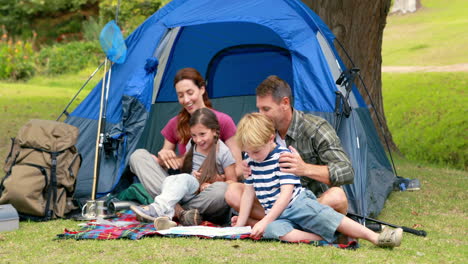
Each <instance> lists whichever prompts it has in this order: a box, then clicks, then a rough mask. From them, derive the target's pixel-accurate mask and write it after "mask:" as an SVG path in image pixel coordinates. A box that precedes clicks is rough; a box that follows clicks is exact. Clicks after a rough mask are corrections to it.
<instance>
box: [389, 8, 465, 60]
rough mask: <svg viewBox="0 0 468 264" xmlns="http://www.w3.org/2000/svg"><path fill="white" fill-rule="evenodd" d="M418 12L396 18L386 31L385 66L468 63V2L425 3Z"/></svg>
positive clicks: (395, 16) (393, 16)
mask: <svg viewBox="0 0 468 264" xmlns="http://www.w3.org/2000/svg"><path fill="white" fill-rule="evenodd" d="M422 5H423V8H422V9H421V10H418V11H417V12H416V13H413V14H407V15H392V16H389V17H388V18H387V25H386V27H385V30H384V38H383V47H382V57H383V65H385V66H402V65H404V66H427V65H431V66H440V65H451V64H458V63H467V62H468V52H466V46H467V45H468V34H467V30H468V15H467V14H468V2H467V1H466V0H450V1H444V0H422Z"/></svg>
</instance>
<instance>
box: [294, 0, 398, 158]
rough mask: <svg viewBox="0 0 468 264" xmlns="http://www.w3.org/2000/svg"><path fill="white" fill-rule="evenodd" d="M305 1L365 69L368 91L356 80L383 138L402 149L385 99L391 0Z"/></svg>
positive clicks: (364, 77) (364, 76)
mask: <svg viewBox="0 0 468 264" xmlns="http://www.w3.org/2000/svg"><path fill="white" fill-rule="evenodd" d="M302 2H304V3H305V4H306V5H308V6H309V7H310V8H311V9H312V10H314V11H315V13H317V14H318V15H319V16H320V17H321V18H322V19H323V20H324V22H325V23H326V24H327V25H328V26H329V27H330V29H331V30H332V31H333V33H334V34H335V36H336V39H337V40H338V41H340V42H341V44H342V45H343V47H344V48H345V49H346V52H347V53H348V54H349V55H350V57H351V59H352V60H353V62H354V64H355V66H356V67H358V68H360V69H361V72H360V74H361V76H362V79H363V81H364V83H365V85H366V87H367V89H368V92H367V91H366V89H365V88H364V87H363V85H362V83H361V82H359V81H356V82H355V83H356V84H357V86H358V89H359V91H360V92H361V95H362V96H363V97H364V100H365V101H366V103H367V105H368V106H369V109H370V112H371V116H372V119H373V121H374V124H375V127H376V129H377V132H378V134H379V137H380V140H381V142H382V143H383V144H384V145H385V144H386V143H385V139H386V140H387V142H388V144H389V146H390V148H391V150H392V151H396V152H399V151H398V148H397V146H396V145H395V143H394V142H393V139H392V135H391V133H390V131H389V129H388V126H387V121H386V118H385V114H384V108H383V101H382V75H381V72H382V71H381V67H382V38H383V30H384V27H385V24H386V20H387V14H388V12H389V9H390V4H391V3H390V2H391V0H373V1H369V0H353V1H346V0H302ZM335 46H336V48H337V50H338V52H339V54H340V56H341V58H342V59H343V61H344V63H345V65H346V67H348V68H350V67H352V66H353V65H352V64H351V62H350V61H349V60H348V59H347V57H346V54H345V53H344V51H343V49H342V48H341V47H339V45H335ZM371 102H372V103H373V106H374V107H375V108H373V107H372V104H371ZM376 112H377V114H378V118H377V116H376ZM379 121H380V122H379Z"/></svg>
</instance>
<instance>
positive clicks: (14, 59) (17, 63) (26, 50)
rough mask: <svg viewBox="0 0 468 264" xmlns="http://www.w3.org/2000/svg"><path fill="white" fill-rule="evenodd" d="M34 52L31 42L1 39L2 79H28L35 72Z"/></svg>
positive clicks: (0, 77)
mask: <svg viewBox="0 0 468 264" xmlns="http://www.w3.org/2000/svg"><path fill="white" fill-rule="evenodd" d="M33 55H34V52H33V49H32V45H31V43H29V42H23V41H13V40H12V39H9V38H8V35H7V34H6V33H4V34H3V35H2V37H1V39H0V79H2V80H6V79H10V80H27V79H29V78H31V77H32V76H33V75H34V73H35V68H34V58H33Z"/></svg>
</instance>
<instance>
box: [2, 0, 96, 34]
mask: <svg viewBox="0 0 468 264" xmlns="http://www.w3.org/2000/svg"><path fill="white" fill-rule="evenodd" d="M96 3H97V0H1V4H0V25H2V27H3V28H4V30H6V31H7V32H8V33H9V34H10V35H13V36H22V37H27V36H29V35H31V31H32V30H31V25H33V26H34V25H35V21H36V20H37V19H38V18H41V17H56V16H58V15H60V14H63V13H72V12H76V11H78V10H81V9H82V8H83V7H84V6H86V5H92V4H96Z"/></svg>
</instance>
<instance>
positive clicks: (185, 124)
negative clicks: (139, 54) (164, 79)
mask: <svg viewBox="0 0 468 264" xmlns="http://www.w3.org/2000/svg"><path fill="white" fill-rule="evenodd" d="M182 80H191V81H192V82H193V83H194V84H195V85H196V86H197V87H198V88H200V89H201V87H203V86H204V87H205V88H206V85H205V80H204V79H203V77H202V76H201V74H200V73H199V72H198V71H197V70H196V69H194V68H183V69H180V70H179V71H178V72H177V73H176V75H175V77H174V87H175V85H176V84H177V83H178V82H180V81H182ZM203 102H204V103H205V106H206V107H209V108H212V105H211V102H210V99H208V93H207V91H206V90H205V93H204V94H203ZM178 117H179V120H178V122H177V135H178V136H179V138H180V141H181V142H182V144H184V145H185V144H187V143H188V141H189V139H190V126H189V120H190V114H189V112H188V111H187V110H186V109H185V108H182V110H181V111H180V113H179V115H178Z"/></svg>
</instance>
